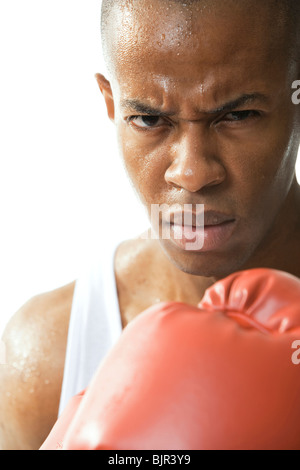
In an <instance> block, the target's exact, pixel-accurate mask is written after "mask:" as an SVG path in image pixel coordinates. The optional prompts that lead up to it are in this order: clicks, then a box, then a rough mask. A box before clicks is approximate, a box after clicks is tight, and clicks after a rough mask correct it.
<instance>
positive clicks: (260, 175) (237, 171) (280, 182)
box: [223, 120, 298, 211]
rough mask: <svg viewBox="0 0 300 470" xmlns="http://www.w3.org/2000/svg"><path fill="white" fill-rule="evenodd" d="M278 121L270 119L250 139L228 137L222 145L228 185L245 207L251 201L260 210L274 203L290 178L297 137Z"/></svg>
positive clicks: (282, 194) (292, 173) (277, 200)
mask: <svg viewBox="0 0 300 470" xmlns="http://www.w3.org/2000/svg"><path fill="white" fill-rule="evenodd" d="M287 122H288V121H287ZM280 123H281V125H275V124H276V123H270V125H268V126H266V127H265V128H262V129H261V130H259V131H258V132H257V133H256V134H255V136H253V138H252V139H246V140H241V141H239V142H234V140H233V139H231V140H228V142H227V144H228V145H227V147H226V148H223V155H226V157H224V161H225V160H226V163H225V166H226V168H227V172H228V176H229V179H230V181H231V185H230V187H231V188H232V189H233V188H235V189H234V192H235V194H236V195H237V196H238V199H239V201H240V202H239V205H240V206H241V207H242V205H243V206H244V210H245V211H246V207H247V205H251V204H256V206H257V208H261V209H262V208H264V210H266V206H274V207H276V205H277V206H278V205H279V204H280V202H281V201H282V200H283V199H284V198H285V197H286V195H287V193H288V191H289V189H290V186H291V184H292V182H293V178H294V174H295V163H296V155H297V145H298V144H297V142H296V141H297V138H296V136H295V134H294V133H293V131H292V130H291V128H290V125H289V124H287V126H286V128H284V127H283V126H282V121H281V120H280ZM271 124H272V125H271ZM247 201H248V203H247Z"/></svg>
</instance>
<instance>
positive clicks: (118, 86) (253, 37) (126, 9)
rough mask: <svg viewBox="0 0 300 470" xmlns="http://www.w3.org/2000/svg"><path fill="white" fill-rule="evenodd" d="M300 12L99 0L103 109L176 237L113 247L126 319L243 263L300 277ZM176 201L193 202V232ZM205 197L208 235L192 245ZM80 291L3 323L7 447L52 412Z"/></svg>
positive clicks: (66, 290) (37, 431)
mask: <svg viewBox="0 0 300 470" xmlns="http://www.w3.org/2000/svg"><path fill="white" fill-rule="evenodd" d="M298 9H299V2H298V1H295V0H291V1H288V0H286V1H285V0H282V1H279V0H278V1H276V0H264V1H261V0H240V1H231V0H225V1H224V0H222V1H221V0H207V1H205V0H198V1H197V0H196V1H188V0H185V1H179V0H153V1H151V2H149V1H148V0H118V1H109V0H105V1H104V2H103V16H102V33H103V42H104V52H105V55H106V58H107V64H108V70H109V77H108V78H109V79H107V78H105V77H104V76H102V75H100V74H98V75H97V81H98V84H99V87H100V89H101V92H102V93H103V96H104V99H105V103H106V107H107V112H108V116H109V118H110V119H111V120H112V121H113V122H114V123H115V126H116V131H117V136H118V140H119V143H120V148H121V150H122V154H123V158H124V163H125V166H126V169H127V172H128V175H129V177H130V179H131V181H132V182H133V185H134V187H135V188H136V191H137V193H138V194H139V196H140V198H141V200H142V202H143V203H144V204H145V207H146V208H147V210H148V213H149V215H151V210H152V208H153V207H155V206H156V205H162V204H165V205H166V206H167V207H169V208H170V211H169V212H168V213H167V216H166V215H164V214H163V215H162V216H161V217H160V219H159V232H160V234H161V231H162V229H163V227H164V226H165V225H167V226H168V227H169V229H170V237H169V238H168V237H162V236H161V238H160V239H156V238H155V237H151V236H149V237H148V238H147V237H145V236H144V235H143V236H140V237H138V238H137V239H135V240H129V241H125V242H124V243H122V244H121V245H120V246H119V247H118V250H117V252H116V257H115V277H116V285H117V292H118V302H119V308H120V319H121V322H122V326H123V327H124V326H126V325H127V324H128V323H129V322H130V321H131V320H132V319H133V318H135V317H136V316H137V315H138V314H139V313H140V312H141V311H143V310H144V309H145V308H147V307H148V306H150V305H152V304H154V303H155V302H157V299H159V300H179V301H182V302H186V303H189V304H191V305H197V304H198V302H200V300H201V298H202V297H203V294H204V291H205V290H206V288H207V287H208V286H210V285H211V284H213V283H214V282H215V281H216V280H218V279H222V278H224V277H225V276H227V275H229V274H230V273H233V272H235V271H237V270H242V269H249V268H253V267H260V266H262V267H269V268H274V269H279V270H283V271H287V272H289V273H291V274H293V275H295V276H298V277H299V276H300V248H299V236H300V211H299V209H300V190H299V186H298V184H297V181H296V177H295V163H296V158H297V152H298V147H299V137H300V133H299V131H300V128H299V126H300V107H299V106H296V105H295V104H294V103H293V101H292V99H291V97H292V93H293V90H292V84H293V83H295V81H297V80H299V78H300V70H299V57H298V50H299V43H298V34H297V33H298V20H299V18H300V14H299V12H298ZM112 183H113V182H112ZM175 204H176V205H177V207H178V205H179V207H181V208H182V213H183V212H184V207H185V205H189V206H188V207H189V208H191V209H190V213H189V215H191V217H192V219H193V223H192V224H190V226H189V227H183V226H182V224H178V223H177V219H176V217H175V216H176V214H175V212H174V210H173V209H172V208H173V207H175ZM198 204H199V205H204V232H203V239H204V244H203V247H202V248H200V246H199V247H198V248H197V249H195V248H194V249H187V240H188V238H189V236H190V233H191V232H192V228H191V227H192V225H193V228H195V218H196V217H197V212H196V209H195V208H197V207H198V206H197V205H198ZM112 216H114V215H112ZM168 217H169V218H168ZM178 235H179V236H178ZM73 293H74V283H73V284H71V285H68V286H65V287H62V288H61V289H58V290H57V291H55V292H51V293H47V294H44V295H41V296H39V297H37V298H35V299H32V300H31V301H30V302H29V303H28V304H26V305H25V306H24V307H23V308H22V309H21V310H20V311H19V312H18V313H17V314H16V315H15V317H14V318H13V319H12V321H11V322H10V324H9V325H8V327H7V329H6V333H5V336H4V341H5V343H6V345H7V358H8V364H7V365H6V366H3V367H2V371H1V378H0V382H1V385H0V387H1V400H0V420H1V426H0V435H1V440H0V442H1V445H2V447H3V448H26V449H29V448H33V449H37V448H39V446H40V445H41V443H42V442H43V440H44V439H45V437H46V436H47V434H48V433H49V431H50V429H51V427H52V425H53V423H54V422H55V420H56V417H57V411H58V406H59V401H60V392H61V384H62V379H63V373H64V361H65V351H66V345H67V333H68V326H69V319H70V310H71V304H72V300H73ZM99 347H101V345H100V344H99Z"/></svg>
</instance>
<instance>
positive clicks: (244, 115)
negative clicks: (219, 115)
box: [223, 110, 259, 122]
mask: <svg viewBox="0 0 300 470" xmlns="http://www.w3.org/2000/svg"><path fill="white" fill-rule="evenodd" d="M258 116H259V113H258V112H257V111H252V110H246V111H232V112H231V113H227V114H226V115H225V116H224V118H223V121H230V122H239V121H245V120H246V119H253V118H256V117H258Z"/></svg>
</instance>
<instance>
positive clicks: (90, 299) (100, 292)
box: [59, 240, 122, 414]
mask: <svg viewBox="0 0 300 470" xmlns="http://www.w3.org/2000/svg"><path fill="white" fill-rule="evenodd" d="M119 244H120V240H119V241H118V242H115V241H114V242H111V243H109V244H107V243H106V244H105V248H104V249H103V250H101V253H100V254H99V256H98V257H96V259H94V260H93V262H92V263H91V264H90V266H89V268H88V269H85V271H84V273H83V275H81V276H80V277H79V278H78V280H77V281H76V284H75V290H74V296H73V303H72V310H71V317H70V324H69V332H68V341H67V350H66V359H65V368H64V376H63V384H62V391H61V398H60V405H59V414H61V412H62V411H63V410H64V408H65V407H66V405H67V404H68V402H69V400H70V399H71V398H72V397H73V396H74V395H76V394H77V393H79V392H81V391H82V390H83V389H85V388H86V387H87V385H88V384H89V382H90V380H91V379H92V377H93V375H94V373H95V372H96V370H97V368H98V366H99V364H100V361H101V360H102V359H103V358H104V356H105V355H106V353H107V352H108V351H109V350H110V349H111V348H112V346H113V345H114V344H115V342H116V341H117V340H118V338H119V336H120V334H121V332H122V322H121V315H120V309H119V301H118V294H117V288H116V280H115V272H114V258H115V252H116V249H117V246H118V245H119Z"/></svg>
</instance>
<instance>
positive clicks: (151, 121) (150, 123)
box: [128, 116, 165, 129]
mask: <svg viewBox="0 0 300 470" xmlns="http://www.w3.org/2000/svg"><path fill="white" fill-rule="evenodd" d="M128 121H129V122H130V123H131V124H132V125H133V126H135V127H137V128H139V129H150V128H156V127H159V126H161V125H162V124H165V121H164V120H163V119H162V118H161V117H159V116H130V118H128Z"/></svg>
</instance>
